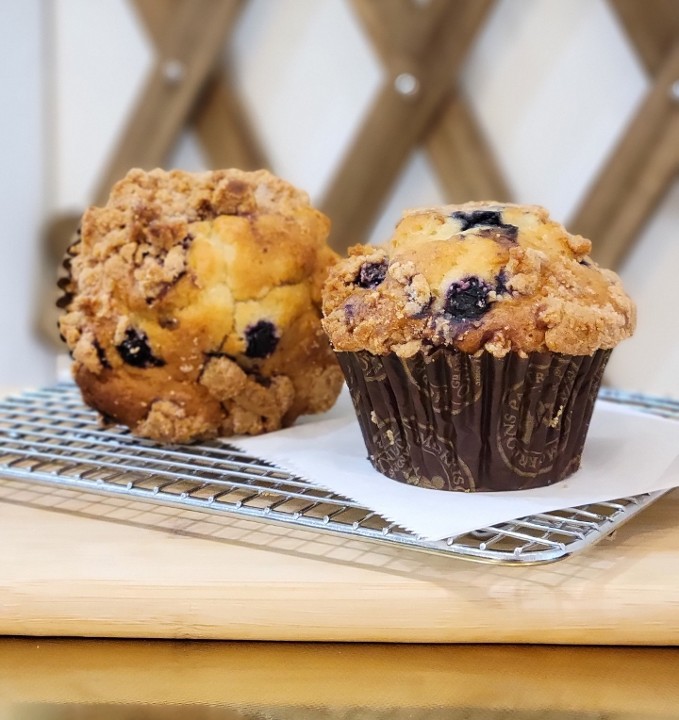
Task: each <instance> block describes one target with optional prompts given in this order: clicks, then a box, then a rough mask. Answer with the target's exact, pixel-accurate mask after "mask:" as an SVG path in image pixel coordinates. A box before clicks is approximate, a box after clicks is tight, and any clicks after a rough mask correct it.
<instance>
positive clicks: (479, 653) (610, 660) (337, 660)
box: [0, 498, 679, 720]
mask: <svg viewBox="0 0 679 720" xmlns="http://www.w3.org/2000/svg"><path fill="white" fill-rule="evenodd" d="M672 500H673V501H672V502H670V503H667V504H663V505H658V507H657V508H652V509H651V510H649V511H648V512H649V513H650V514H648V515H646V518H645V519H644V518H643V516H642V517H640V518H639V519H638V520H635V521H633V523H632V524H630V526H629V527H627V528H623V529H622V530H621V531H620V533H619V536H618V537H617V538H616V539H615V540H614V542H613V543H608V544H606V545H604V546H602V547H601V548H600V550H595V551H594V554H593V556H592V557H593V558H594V559H596V562H595V566H596V567H595V568H594V571H592V568H591V567H590V569H589V571H587V572H586V571H585V567H584V566H583V564H582V562H581V561H576V562H575V563H574V564H573V563H571V562H567V563H565V564H561V563H559V564H557V565H555V566H554V568H553V570H552V571H550V572H554V571H557V574H558V575H560V576H561V587H562V590H565V589H567V586H564V585H563V583H564V582H566V581H567V582H568V584H570V583H572V582H573V581H574V580H576V581H577V580H578V578H580V579H581V580H584V581H585V582H586V581H587V580H591V579H592V578H593V577H594V576H595V574H596V572H599V571H601V570H602V569H604V570H606V568H608V569H609V570H614V569H615V565H616V563H615V561H613V559H612V557H611V553H612V552H613V550H614V548H615V547H616V545H617V544H618V543H619V547H621V548H622V549H623V550H624V552H625V553H628V554H629V553H632V556H633V557H635V556H634V552H635V550H634V548H636V547H638V546H639V544H641V545H643V544H644V543H648V542H651V543H654V542H657V543H658V544H659V545H662V546H663V547H664V548H666V550H667V551H668V552H669V555H668V556H667V557H666V558H665V559H666V560H667V561H668V562H669V564H670V565H672V567H674V565H673V563H674V562H675V560H674V557H673V556H674V555H675V553H679V545H677V546H676V547H675V546H673V544H672V543H673V540H672V542H670V543H669V547H668V542H667V538H668V535H669V536H672V538H674V536H675V535H677V538H679V534H676V533H675V530H674V528H675V522H674V521H673V519H672V518H673V516H674V512H673V511H672V510H673V506H674V507H676V505H677V500H676V499H674V498H673V499H672ZM4 507H5V508H6V509H7V508H9V507H10V505H8V504H6V503H5V504H4ZM14 507H15V508H16V510H17V513H12V514H11V517H13V518H14V519H15V520H16V519H17V518H20V517H21V516H22V513H23V514H30V513H34V514H35V517H38V518H40V517H48V516H49V517H53V516H60V517H61V518H62V519H63V520H64V521H66V520H67V518H70V519H69V524H72V523H75V526H80V524H82V527H83V528H84V527H85V526H89V527H90V528H91V527H95V526H96V527H99V528H100V530H101V532H103V533H104V534H106V533H109V532H116V529H115V528H116V525H115V523H108V522H102V521H99V520H93V519H90V518H86V517H79V518H75V519H74V518H73V516H72V515H70V514H66V515H64V514H60V513H54V512H51V511H47V510H45V509H44V508H37V507H30V504H29V505H23V506H22V505H21V504H19V505H15V506H14ZM7 517H10V516H7ZM92 523H94V524H95V525H91V524H92ZM5 527H6V528H7V526H5ZM33 527H34V528H35V530H34V532H33V535H34V536H39V532H40V527H39V526H38V527H35V526H33ZM119 527H120V526H119ZM127 529H128V531H129V532H130V533H131V534H132V535H133V536H134V538H135V539H139V538H137V536H136V535H135V532H136V530H138V531H139V532H140V533H142V535H143V536H144V540H146V539H149V538H153V537H157V536H158V535H160V533H158V532H157V531H155V532H154V531H151V530H149V529H147V528H137V529H136V530H133V529H132V526H131V525H128V526H127ZM168 529H169V528H168ZM30 534H31V533H30V532H28V531H27V533H26V536H27V537H28V536H30ZM139 537H142V536H139ZM190 539H191V538H189V537H181V536H177V535H174V534H173V541H172V542H173V543H183V542H185V541H189V540H190ZM87 540H88V536H87V534H86V535H85V536H84V537H82V545H81V547H80V550H79V556H80V558H81V559H82V558H84V557H86V556H87V547H88V544H87ZM35 542H36V545H35V546H40V544H41V543H40V541H35ZM46 542H47V539H46V538H44V537H43V541H42V547H43V548H47V547H48V546H47V544H46ZM202 542H205V541H204V540H203V541H202ZM35 546H34V547H35ZM3 550H4V553H3V554H4V557H5V560H6V562H7V559H8V558H9V559H10V560H9V565H11V566H12V567H13V568H14V569H15V571H18V570H17V568H18V567H19V565H20V563H18V562H16V559H17V546H16V545H10V546H8V545H7V543H5V544H4V545H3ZM214 551H215V552H216V550H214ZM144 552H145V549H144V548H143V547H140V553H141V554H142V555H143V554H144ZM251 552H255V551H251ZM18 555H19V556H20V555H21V553H20V552H19V553H18ZM283 556H284V553H283V554H282V555H281V557H283ZM12 557H14V560H11V558H12ZM71 560H72V561H73V562H74V563H75V564H77V563H78V560H77V558H75V559H73V558H72V559H71ZM434 562H435V564H436V565H437V567H438V564H437V563H438V560H436V561H434ZM589 562H592V560H590V561H589ZM633 563H634V566H635V567H636V568H637V569H643V560H642V559H641V557H639V558H636V559H634V560H633ZM359 564H360V563H359ZM656 564H657V567H655V566H654V567H655V573H654V578H656V579H657V577H658V575H659V574H660V573H661V571H662V567H666V568H667V567H669V566H668V565H667V563H663V562H661V561H658V563H656ZM455 565H456V566H458V565H459V569H458V570H456V572H459V571H461V575H459V577H463V576H464V577H465V578H467V580H469V579H470V578H471V575H470V573H471V569H472V568H474V567H475V566H473V565H467V564H460V563H455ZM5 567H7V565H6V566H5ZM336 567H337V568H338V569H339V570H340V571H346V567H347V566H346V564H344V563H339V564H337V565H336ZM588 567H589V565H588ZM543 570H549V566H546V567H545V568H543ZM29 571H30V568H28V569H27V570H26V572H27V573H29V574H30V572H29ZM364 571H365V568H364ZM639 571H640V570H639ZM101 572H102V573H104V574H105V573H106V569H105V568H104V567H102V570H101ZM504 572H507V571H506V570H505V571H504ZM530 572H534V571H530ZM482 573H483V568H479V577H481V576H482ZM636 574H638V572H637V573H636ZM399 575H400V577H402V578H405V577H406V576H405V575H403V574H401V573H399ZM500 575H501V576H502V575H503V573H500ZM615 575H616V573H613V575H612V576H611V579H612V580H615ZM618 575H619V577H618V579H617V580H615V587H616V588H621V587H623V586H624V585H625V582H624V579H625V572H622V568H621V572H620V573H619V574H618ZM504 577H505V581H506V579H507V576H506V575H504ZM635 577H636V575H635ZM640 577H641V576H640ZM5 578H6V576H5ZM45 579H48V578H45ZM642 579H643V578H642ZM2 580H3V578H2V577H0V584H1V583H2ZM670 581H671V582H675V579H671V580H670ZM505 584H506V583H505ZM611 587H612V586H610V587H608V588H607V590H606V592H607V593H610V591H611ZM62 589H63V588H62ZM555 589H558V588H556V586H555ZM461 591H462V589H461ZM571 594H572V593H571ZM647 595H648V593H647ZM27 599H28V600H30V598H27ZM19 600H21V599H20V598H19ZM496 600H497V598H496ZM661 600H662V601H663V602H665V604H666V609H667V610H668V612H669V613H670V614H671V613H672V612H674V613H677V614H679V601H677V599H676V598H674V597H672V598H661ZM524 601H527V598H524ZM492 604H493V603H492ZM495 604H496V603H495ZM627 617H628V618H629V622H630V624H634V623H637V624H639V625H646V626H648V627H649V628H651V630H652V627H651V626H652V624H653V618H649V617H642V616H639V617H636V618H635V616H634V614H633V613H627ZM667 617H668V616H665V618H664V619H665V620H666V619H667ZM130 622H134V618H130ZM7 631H11V630H10V628H6V629H5V632H7ZM657 632H658V633H661V632H662V627H659V628H657ZM189 717H190V718H197V719H198V720H202V719H203V718H208V719H210V720H219V719H221V718H224V720H230V719H234V720H235V719H236V718H244V717H247V718H258V719H261V718H270V719H271V720H276V719H277V718H280V719H281V720H283V719H286V718H294V719H295V720H305V719H306V718H333V717H338V718H344V719H348V718H360V719H361V720H371V718H379V719H380V720H383V719H384V718H396V719H397V720H398V719H400V718H404V719H405V718H408V720H419V719H420V718H422V719H423V720H424V719H425V718H427V719H432V720H439V719H441V720H442V719H443V718H446V719H447V718H460V719H462V718H464V719H465V720H476V719H477V718H478V719H479V720H480V719H481V718H483V719H484V720H500V719H503V720H504V719H505V718H519V717H520V718H527V719H528V718H529V719H530V720H533V719H537V718H541V719H542V718H546V719H547V720H555V719H557V718H563V719H564V720H575V719H576V718H579V719H583V720H586V719H589V718H591V719H592V720H594V719H595V718H596V719H598V720H601V719H602V718H606V719H607V720H614V719H621V720H633V719H634V720H654V719H657V720H661V719H665V718H667V719H669V718H677V717H679V648H669V647H654V648H642V647H636V648H632V647H587V646H583V647H573V646H553V645H532V644H523V645H511V644H504V645H479V644H457V645H431V644H413V645H406V644H389V645H386V644H361V643H352V644H346V643H343V644H328V643H291V642H279V643H269V642H214V641H193V642H189V641H176V640H97V639H64V638H48V637H31V638H29V637H23V638H21V637H4V638H0V720H61V719H62V718H63V719H64V720H65V719H66V718H77V719H78V720H88V719H89V718H92V719H93V720H94V719H95V718H96V719H97V720H131V719H132V718H135V719H136V718H140V719H141V720H144V719H146V718H148V719H149V720H157V719H159V718H168V719H174V718H182V720H183V719H184V718H189Z"/></svg>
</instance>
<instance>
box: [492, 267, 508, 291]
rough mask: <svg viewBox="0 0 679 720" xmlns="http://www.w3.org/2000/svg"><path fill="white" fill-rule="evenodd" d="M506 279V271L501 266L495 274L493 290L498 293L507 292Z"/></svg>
mask: <svg viewBox="0 0 679 720" xmlns="http://www.w3.org/2000/svg"><path fill="white" fill-rule="evenodd" d="M508 279H509V278H508V277H507V271H506V270H505V269H504V268H502V270H500V272H499V273H498V274H497V275H496V276H495V292H496V293H497V294H498V295H501V294H502V293H507V292H509V290H508V289H507V280H508Z"/></svg>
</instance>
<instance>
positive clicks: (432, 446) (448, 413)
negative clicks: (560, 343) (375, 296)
mask: <svg viewBox="0 0 679 720" xmlns="http://www.w3.org/2000/svg"><path fill="white" fill-rule="evenodd" d="M610 352H611V351H610V350H599V351H598V352H596V353H595V354H594V355H592V356H574V355H560V354H557V353H534V354H531V355H529V356H528V357H527V358H521V357H520V356H519V355H518V354H516V353H510V354H508V355H507V356H506V357H504V358H496V357H493V356H492V355H491V354H490V353H485V352H484V353H482V354H481V355H479V356H473V355H468V354H466V353H463V352H460V351H459V350H455V349H451V348H438V349H435V350H433V351H431V352H429V353H426V352H421V353H418V354H417V355H415V356H414V357H412V358H407V359H404V358H400V357H398V356H397V355H395V354H390V355H385V356H375V355H372V354H370V353H368V352H357V353H344V352H340V353H337V358H338V360H339V363H340V365H341V367H342V370H343V371H344V375H345V377H346V380H347V385H348V386H349V390H350V392H351V397H352V400H353V403H354V407H355V409H356V413H357V415H358V421H359V424H360V426H361V431H362V433H363V438H364V440H365V444H366V447H367V450H368V457H369V459H370V461H371V462H372V464H373V465H374V467H375V469H376V470H378V471H379V472H381V473H383V474H384V475H387V476H388V477H390V478H393V479H394V480H399V481H401V482H405V483H409V484H411V485H418V486H420V487H427V488H436V489H439V490H462V491H477V492H480V491H493V490H495V491H497V490H523V489H527V488H535V487H541V486H544V485H550V484H552V483H555V482H558V481H559V480H563V479H564V478H565V477H568V475H571V474H572V473H573V472H575V471H576V470H577V469H578V467H579V466H580V457H581V455H582V450H583V446H584V444H585V437H586V435H587V429H588V427H589V422H590V419H591V417H592V411H593V409H594V401H595V399H596V396H597V392H598V390H599V386H600V384H601V378H602V376H603V372H604V368H605V367H606V363H607V362H608V359H609V356H610Z"/></svg>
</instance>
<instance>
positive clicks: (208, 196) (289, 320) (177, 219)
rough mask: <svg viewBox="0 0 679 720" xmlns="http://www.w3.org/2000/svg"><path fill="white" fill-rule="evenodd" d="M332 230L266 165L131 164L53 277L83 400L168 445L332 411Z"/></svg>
mask: <svg viewBox="0 0 679 720" xmlns="http://www.w3.org/2000/svg"><path fill="white" fill-rule="evenodd" d="M328 231H329V221H328V219H327V218H326V217H325V216H324V215H323V214H322V213H320V212H319V211H318V210H315V209H314V208H313V207H312V206H311V205H310V203H309V199H308V197H307V195H306V193H304V192H302V191H300V190H297V189H296V188H294V187H293V186H292V185H289V184H288V183H286V182H284V181H283V180H280V179H279V178H276V177H275V176H273V175H272V174H270V173H269V172H267V171H263V170H262V171H257V172H243V171H240V170H217V171H213V172H205V173H188V172H183V171H179V170H173V171H170V172H166V171H163V170H153V171H151V172H144V171H142V170H131V171H130V172H129V173H128V174H127V176H126V177H125V178H124V179H123V180H121V181H120V182H119V183H117V184H116V186H115V187H114V188H113V190H112V192H111V196H110V198H109V201H108V203H107V204H106V206H105V207H91V208H89V209H88V210H87V211H86V212H85V214H84V216H83V218H82V223H81V230H80V232H79V236H78V239H77V240H76V241H75V243H74V244H73V245H72V246H71V248H69V251H68V258H67V260H66V262H65V266H66V268H67V270H68V273H69V276H68V277H67V278H64V279H63V280H62V281H61V287H62V289H63V290H64V292H65V295H64V298H63V299H62V301H61V303H60V304H61V306H62V307H63V308H64V309H65V310H66V312H65V314H64V315H63V316H62V317H61V318H60V323H59V325H60V330H61V333H62V336H63V337H64V339H65V341H66V343H67V344H68V347H69V349H70V351H71V354H72V356H73V373H74V377H75V379H76V381H77V383H78V384H79V386H80V388H81V390H82V392H83V397H84V398H85V400H86V402H88V403H89V404H90V405H92V406H93V407H95V408H96V409H98V410H99V411H100V412H101V413H102V414H103V415H104V416H105V417H106V418H108V419H111V420H114V421H117V422H121V423H124V424H126V425H128V426H130V427H131V428H132V430H133V431H134V432H135V433H137V434H139V435H142V436H146V437H150V438H154V439H156V440H162V441H167V442H186V441H191V440H196V439H202V438H208V437H214V436H217V435H232V434H234V433H249V434H256V433H260V432H266V431H269V430H274V429H277V428H279V427H282V426H287V425H289V424H291V423H292V422H294V420H295V419H296V418H297V417H298V416H299V415H301V414H304V413H314V412H321V411H324V410H327V409H329V408H330V407H331V406H332V404H333V403H334V401H335V399H336V397H337V395H338V393H339V390H340V387H341V384H342V376H341V372H340V370H339V368H338V366H337V364H336V361H335V358H334V355H333V353H332V350H331V349H330V346H329V343H328V340H327V337H326V336H325V334H324V332H323V330H322V328H321V324H320V317H321V310H320V302H321V298H320V293H321V286H322V284H323V281H324V280H325V278H326V276H327V271H328V268H329V267H330V265H332V264H333V263H334V262H335V261H336V259H337V258H336V255H335V253H334V252H333V251H332V250H330V248H329V247H328V245H327V243H326V238H327V235H328Z"/></svg>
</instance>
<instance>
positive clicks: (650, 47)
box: [608, 0, 679, 75]
mask: <svg viewBox="0 0 679 720" xmlns="http://www.w3.org/2000/svg"><path fill="white" fill-rule="evenodd" d="M608 1H609V4H610V5H611V7H612V8H613V10H614V11H615V12H616V14H617V16H618V19H619V20H620V22H621V23H622V26H623V28H624V30H625V32H626V33H627V35H628V37H629V39H630V40H631V41H632V43H633V45H634V48H635V50H636V52H637V53H638V55H639V59H640V60H641V62H642V63H643V64H644V65H645V67H646V69H647V70H648V72H649V73H650V74H651V75H655V74H657V73H658V71H659V70H660V68H661V66H662V64H663V63H664V61H665V59H666V58H667V55H668V53H669V52H670V51H671V49H672V46H673V45H674V43H675V42H676V41H677V38H678V37H679V13H678V12H677V2H676V0H643V2H639V0H608Z"/></svg>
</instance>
